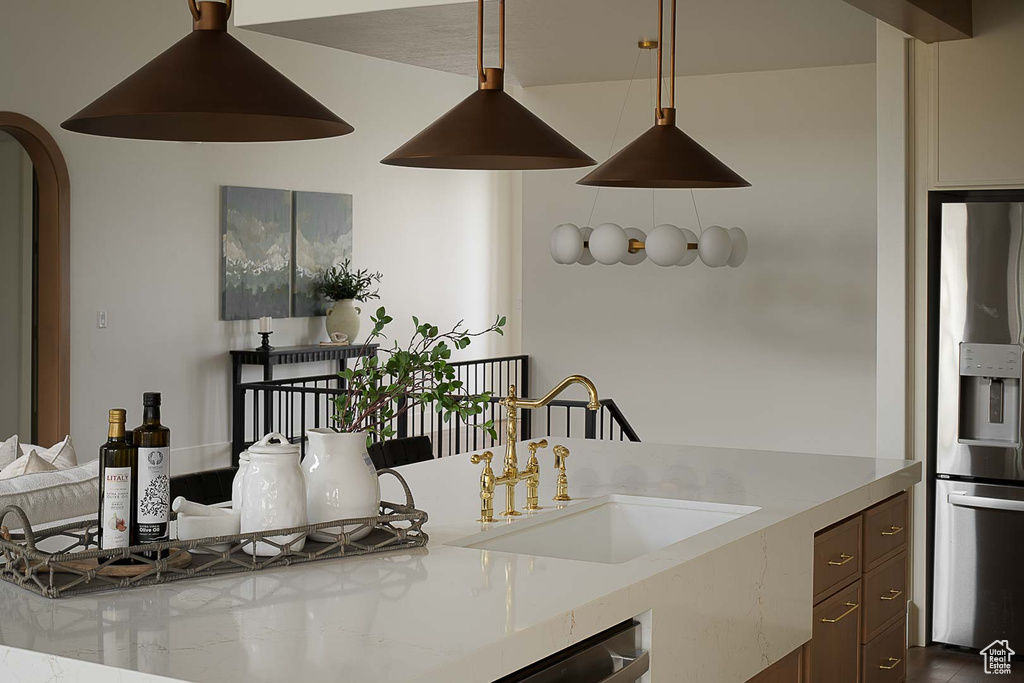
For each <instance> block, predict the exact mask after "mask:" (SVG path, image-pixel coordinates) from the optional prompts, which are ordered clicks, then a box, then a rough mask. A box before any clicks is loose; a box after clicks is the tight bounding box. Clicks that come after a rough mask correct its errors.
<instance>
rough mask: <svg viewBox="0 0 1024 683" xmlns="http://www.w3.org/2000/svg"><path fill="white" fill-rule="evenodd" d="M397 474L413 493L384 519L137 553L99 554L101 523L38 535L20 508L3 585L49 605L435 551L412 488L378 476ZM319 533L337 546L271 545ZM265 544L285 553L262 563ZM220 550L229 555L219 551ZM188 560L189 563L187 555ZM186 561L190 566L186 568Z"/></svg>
mask: <svg viewBox="0 0 1024 683" xmlns="http://www.w3.org/2000/svg"><path fill="white" fill-rule="evenodd" d="M384 474H390V475H392V476H394V477H395V478H397V479H398V481H399V482H400V483H401V484H402V488H403V489H404V490H405V501H406V502H405V504H404V505H400V504H397V503H387V502H381V504H380V515H378V516H376V517H359V518H352V519H339V520H332V521H329V522H320V523H318V524H309V525H307V526H301V527H290V528H287V529H273V530H268V531H259V532H250V533H245V534H234V535H231V536H216V537H210V538H199V539H193V540H188V541H166V542H164V543H152V544H147V545H137V546H132V547H130V548H114V549H110V550H100V549H98V548H97V545H96V543H97V531H98V520H95V519H93V520H86V521H81V522H70V523H68V524H64V525H61V526H57V527H53V528H50V529H46V530H45V531H41V532H34V531H33V530H32V526H31V525H30V523H29V520H28V519H27V518H26V516H25V513H24V511H23V510H22V509H21V508H19V507H17V506H16V505H9V506H7V507H5V508H4V509H3V510H0V525H3V523H4V521H5V520H6V518H7V515H9V514H12V515H14V516H15V517H16V518H17V519H18V524H19V526H20V527H21V529H22V532H21V533H17V534H12V533H10V532H9V531H8V529H7V527H4V526H0V552H2V558H0V579H3V580H4V581H7V582H9V583H13V584H15V585H17V586H21V587H22V588H24V589H26V590H29V591H32V592H33V593H37V594H39V595H42V596H43V597H46V598H62V597H68V596H72V595H83V594H86V593H95V592H97V591H104V590H112V589H117V588H120V589H124V588H135V587H137V586H153V585H156V584H161V583H169V582H171V581H180V580H182V579H191V578H197V577H206V576H220V575H222V574H234V573H238V572H253V571H260V570H262V569H274V568H277V567H284V566H288V565H292V564H300V563H304V562H316V561H318V560H329V559H334V558H337V557H353V556H359V555H370V554H374V553H383V552H391V551H395V550H402V549H409V548H417V547H420V546H425V545H426V544H427V540H428V536H427V534H426V533H425V532H424V531H423V524H424V523H425V522H426V521H427V513H426V512H423V511H422V510H417V509H416V507H415V502H414V501H413V497H412V491H410V490H409V484H408V483H406V481H405V479H404V478H403V477H402V475H400V474H399V473H398V472H396V471H394V470H390V469H383V470H379V471H378V472H377V476H381V475H384ZM342 525H344V527H343V528H348V529H349V531H348V532H347V533H332V532H331V531H330V528H331V527H342ZM367 527H370V528H371V531H370V533H369V534H367V535H366V536H365V537H363V538H361V539H359V540H358V541H353V540H352V538H351V536H352V535H353V534H355V533H358V532H359V531H361V530H364V529H366V528H367ZM313 531H318V532H320V533H321V534H325V535H328V536H330V537H331V538H332V540H331V541H330V542H321V541H314V540H312V539H309V538H307V539H306V542H305V545H304V547H303V548H302V550H295V549H294V548H292V545H293V544H294V541H293V542H292V543H288V544H282V543H278V542H276V541H274V540H271V537H280V536H288V535H291V534H303V533H310V532H313ZM58 538H59V539H61V542H64V541H66V542H67V545H65V546H64V547H63V548H62V549H61V550H60V551H59V552H55V553H50V552H46V551H43V550H39V549H38V548H37V545H38V544H39V543H41V542H42V541H44V540H46V539H58ZM261 541H262V542H264V543H268V544H270V545H272V546H273V547H275V548H278V549H279V552H278V554H276V555H273V556H266V557H256V556H252V555H250V554H249V553H247V552H245V551H244V550H243V547H245V546H249V547H251V545H250V544H252V543H256V542H261ZM214 546H220V547H224V546H227V549H225V550H218V549H216V548H215V547H214ZM156 551H169V552H167V553H162V554H163V555H164V557H163V558H162V559H158V560H152V559H149V558H147V557H146V556H145V555H144V554H143V553H147V552H149V553H153V554H154V555H156V554H157V553H156ZM182 552H186V553H188V554H189V555H188V557H185V556H182V555H181V554H180V553H182ZM124 558H131V559H132V560H133V564H132V565H131V566H132V568H133V573H134V575H133V576H111V575H109V574H110V573H111V572H112V571H114V570H116V569H118V568H120V567H123V566H125V565H122V564H116V561H117V560H123V559H124ZM182 559H184V560H185V561H184V562H182Z"/></svg>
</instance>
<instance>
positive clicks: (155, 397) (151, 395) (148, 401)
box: [142, 391, 160, 408]
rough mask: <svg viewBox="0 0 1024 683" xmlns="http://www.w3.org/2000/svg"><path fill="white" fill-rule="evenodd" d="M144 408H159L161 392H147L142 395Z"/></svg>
mask: <svg viewBox="0 0 1024 683" xmlns="http://www.w3.org/2000/svg"><path fill="white" fill-rule="evenodd" d="M142 407H143V408H159V407H160V392H157V391H147V392H146V393H144V394H143V395H142Z"/></svg>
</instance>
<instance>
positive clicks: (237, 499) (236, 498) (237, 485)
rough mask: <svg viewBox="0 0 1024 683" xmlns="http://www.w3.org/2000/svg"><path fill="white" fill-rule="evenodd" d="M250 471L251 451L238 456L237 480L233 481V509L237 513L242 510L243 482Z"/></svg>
mask: <svg viewBox="0 0 1024 683" xmlns="http://www.w3.org/2000/svg"><path fill="white" fill-rule="evenodd" d="M248 471H249V451H242V452H241V453H240V454H239V456H238V471H236V472H235V478H234V479H232V480H231V509H232V510H235V511H237V512H241V510H242V481H244V479H245V473H246V472H248Z"/></svg>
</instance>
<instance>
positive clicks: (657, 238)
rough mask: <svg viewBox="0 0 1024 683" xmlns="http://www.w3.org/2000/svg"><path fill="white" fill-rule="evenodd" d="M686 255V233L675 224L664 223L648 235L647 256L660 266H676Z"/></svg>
mask: <svg viewBox="0 0 1024 683" xmlns="http://www.w3.org/2000/svg"><path fill="white" fill-rule="evenodd" d="M685 255H686V235H684V234H683V231H682V230H680V229H679V228H677V227H676V226H674V225H669V224H667V223H662V224H661V225H659V226H658V227H656V228H655V229H654V230H651V234H650V235H648V236H647V257H648V258H649V259H651V261H653V262H654V263H655V264H657V265H659V266H674V265H675V264H677V263H679V261H680V259H682V258H683V256H685Z"/></svg>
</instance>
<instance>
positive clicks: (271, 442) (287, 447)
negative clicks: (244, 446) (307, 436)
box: [249, 432, 299, 455]
mask: <svg viewBox="0 0 1024 683" xmlns="http://www.w3.org/2000/svg"><path fill="white" fill-rule="evenodd" d="M298 454H299V446H298V444H293V443H290V442H289V441H288V439H286V438H284V437H283V436H282V435H281V434H279V433H277V432H273V433H272V434H267V435H266V436H264V437H263V438H262V439H260V440H259V441H257V442H256V443H254V444H253V445H251V446H249V455H298Z"/></svg>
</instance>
